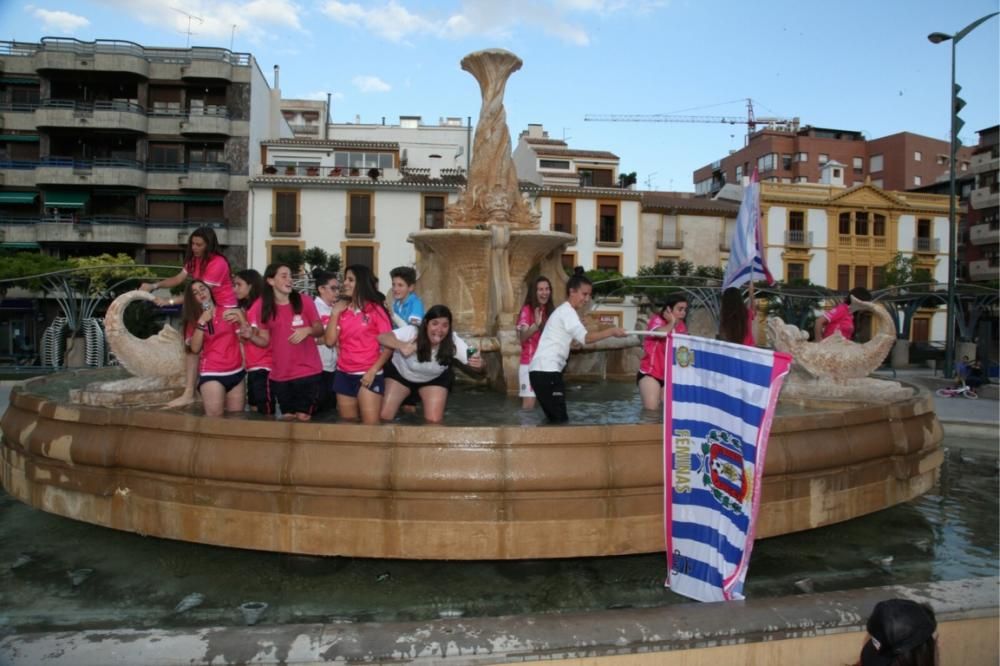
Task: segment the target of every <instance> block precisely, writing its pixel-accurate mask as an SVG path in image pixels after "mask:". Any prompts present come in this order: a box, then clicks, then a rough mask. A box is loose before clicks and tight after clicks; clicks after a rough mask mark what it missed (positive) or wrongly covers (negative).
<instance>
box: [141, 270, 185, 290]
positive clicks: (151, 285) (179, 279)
mask: <svg viewBox="0 0 1000 666" xmlns="http://www.w3.org/2000/svg"><path fill="white" fill-rule="evenodd" d="M186 277H187V271H186V270H184V269H183V268H182V269H181V272H180V273H178V274H177V275H172V276H170V277H168V278H163V279H162V280H160V281H159V282H144V283H142V285H140V286H139V289H141V290H142V291H155V290H157V289H173V288H174V287H176V286H177V285H179V284H182V283H183V282H184V279H185V278H186Z"/></svg>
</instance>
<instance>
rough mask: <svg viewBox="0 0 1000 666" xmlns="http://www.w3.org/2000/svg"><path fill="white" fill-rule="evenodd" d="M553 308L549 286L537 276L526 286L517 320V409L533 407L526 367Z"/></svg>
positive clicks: (533, 399) (546, 280) (533, 402)
mask: <svg viewBox="0 0 1000 666" xmlns="http://www.w3.org/2000/svg"><path fill="white" fill-rule="evenodd" d="M554 309H555V308H554V307H553V305H552V283H551V282H549V279H548V278H547V277H545V276H544V275H539V276H538V277H537V278H535V281H534V282H532V283H531V286H530V287H528V293H527V294H526V295H525V297H524V305H523V306H522V307H521V312H520V314H519V315H518V317H517V326H516V330H517V336H518V338H519V339H520V341H521V364H520V366H519V367H518V369H517V377H518V383H519V384H520V385H521V389H520V391H519V392H518V395H519V396H520V398H521V409H534V408H535V392H534V391H532V390H531V380H529V379H528V365H530V364H531V359H532V358H534V356H535V350H536V349H538V341H539V340H541V338H542V329H544V328H545V322H546V320H548V318H549V316H550V315H551V314H552V311H553V310H554Z"/></svg>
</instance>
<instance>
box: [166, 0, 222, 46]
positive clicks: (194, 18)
mask: <svg viewBox="0 0 1000 666" xmlns="http://www.w3.org/2000/svg"><path fill="white" fill-rule="evenodd" d="M171 9H172V10H174V11H175V12H177V13H179V14H183V15H184V16H187V20H188V27H187V31H186V32H185V31H184V30H178V31H177V32H180V33H184V34H186V35H187V44H186V45H185V46H186V47H187V48H191V35H197V34H198V33H196V32H192V31H191V21H197V22H198V23H204V22H205V20H204V19H203V18H201V17H200V16H195V15H194V14H189V13H188V12H186V11H184V10H183V9H178V8H177V7H171ZM233 27H234V28H235V27H236V26H233Z"/></svg>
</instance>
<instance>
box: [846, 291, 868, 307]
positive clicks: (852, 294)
mask: <svg viewBox="0 0 1000 666" xmlns="http://www.w3.org/2000/svg"><path fill="white" fill-rule="evenodd" d="M854 298H856V299H858V300H859V301H871V300H872V292H870V291H868V290H867V289H865V288H864V287H855V288H854V289H851V291H849V292H848V293H847V298H845V299H844V302H845V303H847V304H848V305H850V304H851V299H854Z"/></svg>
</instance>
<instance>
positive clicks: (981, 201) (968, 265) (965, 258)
mask: <svg viewBox="0 0 1000 666" xmlns="http://www.w3.org/2000/svg"><path fill="white" fill-rule="evenodd" d="M969 170H970V171H971V173H972V174H973V176H974V177H975V183H974V184H973V186H972V191H971V192H970V193H969V198H968V212H967V214H966V216H965V219H964V220H963V221H962V226H961V229H960V233H959V247H960V248H962V249H963V250H964V252H962V253H961V255H960V259H959V275H960V277H962V278H963V279H966V280H970V281H972V282H990V281H995V280H998V279H1000V215H998V210H1000V209H998V206H1000V125H994V126H993V127H989V128H986V129H984V130H980V131H979V143H978V144H977V145H976V146H975V148H973V151H972V164H971V167H970V169H969Z"/></svg>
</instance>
